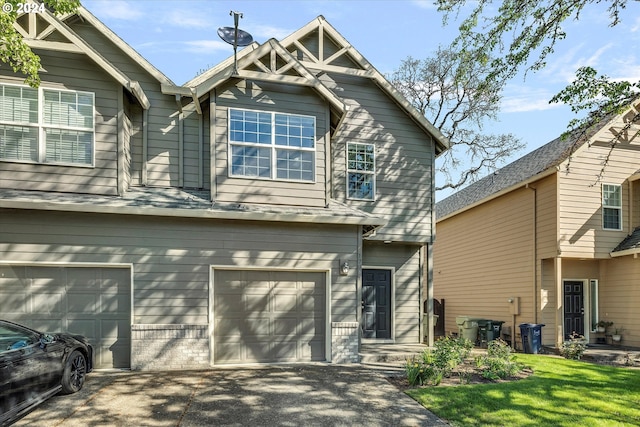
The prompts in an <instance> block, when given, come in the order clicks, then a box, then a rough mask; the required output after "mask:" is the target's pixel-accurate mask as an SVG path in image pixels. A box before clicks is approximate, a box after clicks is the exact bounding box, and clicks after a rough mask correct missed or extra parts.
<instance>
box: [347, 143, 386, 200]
mask: <svg viewBox="0 0 640 427" xmlns="http://www.w3.org/2000/svg"><path fill="white" fill-rule="evenodd" d="M351 144H358V145H369V146H371V147H373V171H372V172H369V171H358V170H352V169H349V145H351ZM344 160H345V170H346V171H347V173H346V177H345V178H346V179H345V181H346V182H345V187H346V188H345V190H346V196H347V199H348V200H360V201H364V202H375V201H376V197H377V194H376V193H377V187H378V185H377V179H376V176H377V174H376V170H377V163H378V161H377V160H378V153H377V152H376V146H375V144H372V143H370V142H347V146H346V151H345V157H344ZM351 172H353V173H361V174H364V175H372V176H373V191H372V192H373V197H372V198H371V199H367V198H360V197H351V196H349V173H351Z"/></svg>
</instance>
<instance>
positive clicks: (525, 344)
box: [520, 323, 544, 354]
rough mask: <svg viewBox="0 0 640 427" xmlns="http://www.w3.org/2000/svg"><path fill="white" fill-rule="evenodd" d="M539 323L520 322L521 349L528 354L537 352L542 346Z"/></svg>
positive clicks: (540, 325)
mask: <svg viewBox="0 0 640 427" xmlns="http://www.w3.org/2000/svg"><path fill="white" fill-rule="evenodd" d="M543 326H544V325H543V324H540V323H521V324H520V336H521V337H522V351H524V352H525V353H528V354H538V353H539V352H540V349H541V348H542V327H543Z"/></svg>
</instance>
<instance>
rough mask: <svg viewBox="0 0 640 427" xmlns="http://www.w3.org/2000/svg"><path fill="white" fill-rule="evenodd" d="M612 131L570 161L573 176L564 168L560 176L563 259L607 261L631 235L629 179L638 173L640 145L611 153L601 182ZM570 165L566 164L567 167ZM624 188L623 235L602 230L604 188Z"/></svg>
mask: <svg viewBox="0 0 640 427" xmlns="http://www.w3.org/2000/svg"><path fill="white" fill-rule="evenodd" d="M610 138H611V133H610V132H609V131H607V132H604V133H603V134H602V135H601V136H600V137H599V138H597V142H594V143H592V144H591V145H590V146H588V145H585V146H583V147H582V148H581V149H580V150H579V152H578V153H576V154H575V155H574V156H573V158H572V159H571V160H570V163H569V167H570V172H569V173H566V172H565V170H566V169H565V167H564V166H563V167H562V168H561V170H560V172H559V194H558V199H559V201H560V209H559V212H560V218H559V223H560V230H559V236H558V237H559V240H560V250H561V251H562V256H563V257H587V258H608V257H609V252H611V250H612V249H613V248H615V247H616V246H617V245H618V243H620V241H622V239H624V237H625V236H626V235H627V234H629V233H630V232H631V231H632V229H631V228H630V218H629V212H630V203H629V194H630V192H629V182H628V181H627V179H628V178H629V176H631V175H632V174H633V173H635V172H636V171H637V170H638V165H639V164H640V143H639V142H638V141H637V139H636V140H633V141H632V142H624V143H622V144H619V145H618V146H616V148H615V149H614V150H613V151H611V153H610V158H609V161H608V164H607V166H606V168H605V169H604V174H603V176H602V178H601V180H600V181H599V182H598V181H597V175H598V173H599V172H600V170H601V169H602V165H603V161H604V159H605V158H606V157H607V156H608V155H609V151H610V149H609V144H608V141H609V140H610ZM566 164H567V162H565V165H566ZM603 183H604V184H617V185H622V210H623V212H622V225H623V229H622V230H621V231H611V230H603V227H602V206H601V204H602V201H601V197H602V196H601V194H602V193H601V187H602V184H603Z"/></svg>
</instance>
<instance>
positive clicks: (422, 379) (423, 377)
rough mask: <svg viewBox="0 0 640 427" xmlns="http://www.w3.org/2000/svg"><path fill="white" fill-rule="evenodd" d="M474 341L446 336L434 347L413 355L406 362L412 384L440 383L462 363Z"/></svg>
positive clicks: (408, 376)
mask: <svg viewBox="0 0 640 427" xmlns="http://www.w3.org/2000/svg"><path fill="white" fill-rule="evenodd" d="M472 348H473V343H472V342H471V341H469V340H468V339H466V338H462V337H460V338H451V337H444V338H442V339H440V340H438V341H436V343H435V344H434V349H433V350H432V349H426V350H424V351H423V352H422V354H421V355H420V357H412V358H411V359H408V360H407V362H406V364H405V373H406V375H407V380H408V381H409V384H410V385H412V386H416V385H425V384H433V385H438V384H440V382H442V379H443V378H444V377H446V376H450V375H451V372H452V371H453V370H454V369H455V368H456V367H457V366H458V365H460V364H461V363H462V362H463V361H464V360H465V359H466V358H467V357H469V355H470V354H471V349H472Z"/></svg>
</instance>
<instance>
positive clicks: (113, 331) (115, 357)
mask: <svg viewBox="0 0 640 427" xmlns="http://www.w3.org/2000/svg"><path fill="white" fill-rule="evenodd" d="M130 313H131V275H130V270H129V269H128V268H100V267H43V266H20V265H0V318H3V319H6V320H11V321H14V322H17V323H22V324H25V325H27V326H30V327H32V328H34V329H38V330H41V331H47V332H60V331H69V332H71V333H77V334H81V335H84V336H86V337H87V338H88V339H89V340H90V342H91V344H92V345H93V347H94V348H95V352H96V355H95V356H96V357H95V364H96V367H97V368H128V367H130V354H131V344H130V343H131V339H130V335H131V332H130V331H131V320H130V317H131V314H130Z"/></svg>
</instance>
